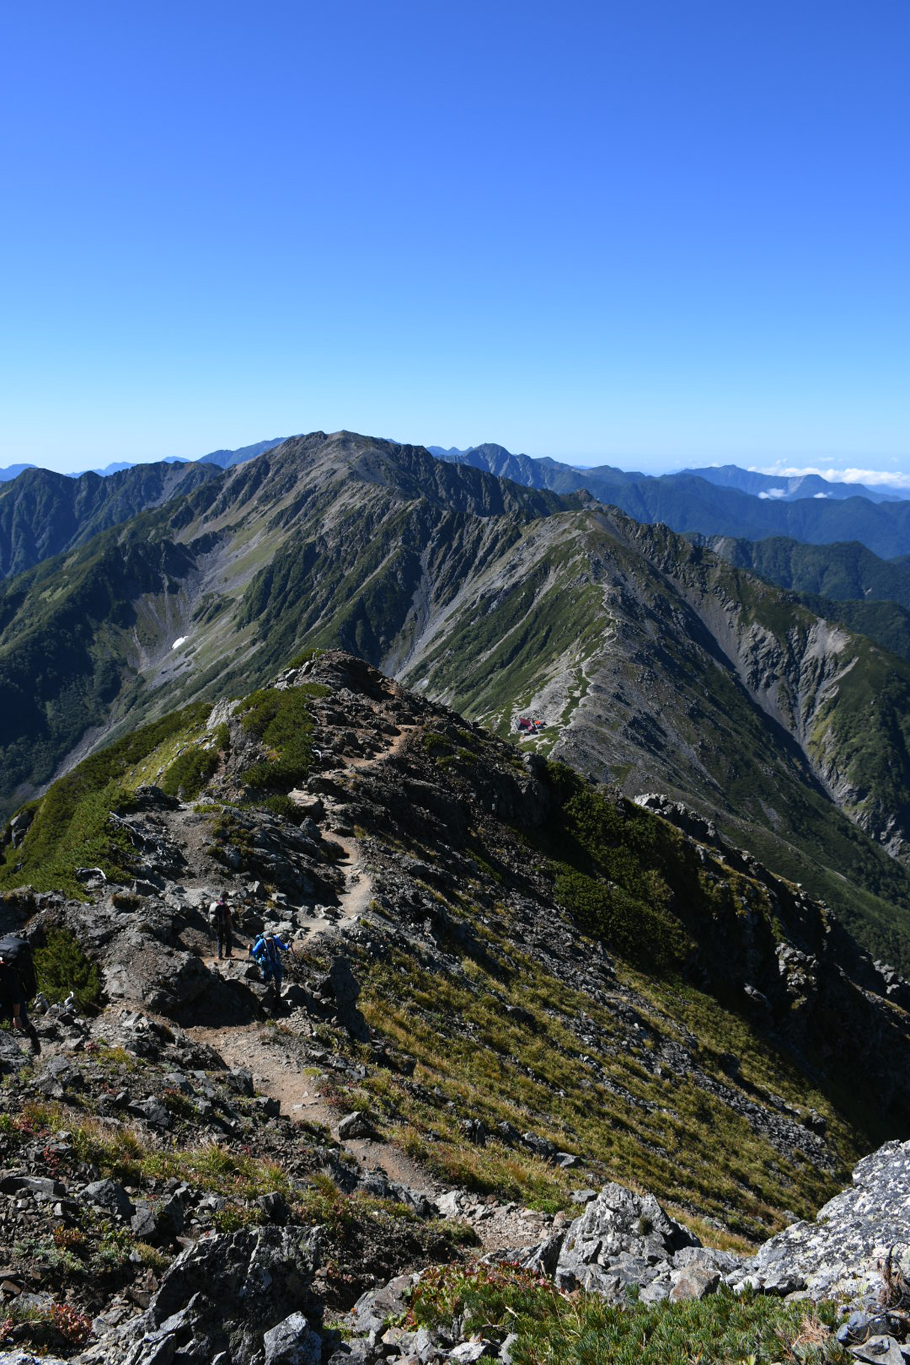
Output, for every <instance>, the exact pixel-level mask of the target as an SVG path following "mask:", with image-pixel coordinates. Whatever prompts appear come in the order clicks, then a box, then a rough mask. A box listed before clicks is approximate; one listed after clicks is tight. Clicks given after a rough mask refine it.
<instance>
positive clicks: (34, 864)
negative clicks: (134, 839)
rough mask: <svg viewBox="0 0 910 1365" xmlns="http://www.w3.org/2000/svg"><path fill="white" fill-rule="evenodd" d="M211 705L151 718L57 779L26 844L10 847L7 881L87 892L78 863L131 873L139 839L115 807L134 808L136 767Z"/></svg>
mask: <svg viewBox="0 0 910 1365" xmlns="http://www.w3.org/2000/svg"><path fill="white" fill-rule="evenodd" d="M209 710H210V707H209V705H208V703H206V702H197V703H195V704H194V705H192V706H188V707H186V708H184V710H182V711H176V712H174V713H173V714H172V715H170V716H166V717H165V718H164V719H163V720H159V721H155V722H154V723H153V724H151V725H145V726H143V727H142V728H141V729H139V730H136V731H134V732H133V733H132V734H131V735H128V736H127V737H126V738H125V739H121V740H119V741H118V742H117V743H116V744H112V745H111V746H110V747H109V748H107V749H102V750H100V751H99V752H98V753H96V754H92V755H91V756H90V757H89V758H86V759H83V761H82V762H81V763H80V764H78V765H77V767H75V768H74V769H73V770H72V772H70V773H67V774H66V776H65V777H62V778H60V779H59V780H58V781H57V782H55V783H54V784H53V786H51V787H50V788H49V789H48V791H47V793H46V794H45V796H43V797H42V798H41V800H39V801H35V802H32V803H31V809H33V810H34V812H35V814H34V819H33V821H32V824H31V826H30V828H29V830H28V833H27V834H26V836H25V839H24V841H23V843H22V844H21V846H20V847H19V848H13V847H12V846H9V847H8V848H7V849H5V850H4V856H3V860H2V862H0V888H2V887H12V886H19V885H22V884H23V883H25V882H28V883H30V884H31V885H32V886H34V887H35V889H36V890H38V891H49V890H53V889H55V888H56V889H60V890H63V891H67V892H69V893H70V894H71V895H76V896H79V895H81V894H82V890H81V886H80V883H79V882H78V881H77V880H76V878H75V876H74V875H73V874H74V869H75V868H77V867H100V868H102V870H103V871H105V872H106V873H107V875H108V876H110V877H117V878H118V879H120V880H127V879H128V877H129V871H128V867H129V864H130V863H131V861H132V847H131V845H130V843H129V840H128V839H127V837H126V835H125V834H124V833H123V831H122V830H120V829H118V827H117V825H116V823H115V822H112V820H111V814H112V812H113V813H114V814H115V815H116V814H117V813H118V812H122V811H125V810H128V809H129V805H130V801H131V799H132V794H131V791H130V789H129V786H128V785H127V779H128V776H129V774H130V770H131V769H133V768H134V767H136V766H137V765H139V764H141V763H142V761H143V760H145V759H147V758H148V756H149V755H150V754H151V753H153V751H154V750H155V749H157V748H159V746H163V745H166V744H168V743H172V742H173V741H174V739H175V738H176V737H177V736H179V735H181V734H187V733H189V732H191V731H192V730H193V729H194V727H198V726H200V725H201V724H202V723H203V722H204V720H205V718H206V717H207V715H208V713H209Z"/></svg>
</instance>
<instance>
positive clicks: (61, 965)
mask: <svg viewBox="0 0 910 1365" xmlns="http://www.w3.org/2000/svg"><path fill="white" fill-rule="evenodd" d="M35 975H36V976H37V978H38V989H39V990H40V991H43V992H44V994H45V995H46V996H47V998H48V1000H51V1001H55V1000H65V999H66V997H67V996H68V995H69V994H70V992H71V991H72V993H73V995H74V996H75V997H76V1000H77V1002H78V1004H79V1005H80V1006H81V1008H82V1009H85V1008H86V1007H87V1006H90V1005H94V1004H96V1003H97V1002H98V1000H99V999H100V997H101V973H100V972H99V971H98V968H97V967H96V965H95V964H94V962H92V961H91V960H90V959H89V958H88V957H87V956H86V954H85V951H84V949H83V948H82V945H81V944H80V943H79V940H78V939H77V938H76V937H75V935H73V934H71V933H70V932H69V930H68V929H48V930H47V931H46V933H45V936H44V944H43V946H42V947H40V948H36V949H35Z"/></svg>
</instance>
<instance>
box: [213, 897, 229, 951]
mask: <svg viewBox="0 0 910 1365" xmlns="http://www.w3.org/2000/svg"><path fill="white" fill-rule="evenodd" d="M209 923H210V924H211V926H212V932H213V934H214V936H215V939H216V941H217V944H218V956H219V957H233V955H234V941H233V929H234V922H233V919H232V917H231V907H230V906H229V905H228V903H227V901H226V900H225V898H224V892H222V893H221V895H220V896H219V897H218V899H217V900H215V901H212V903H211V905H210V906H209Z"/></svg>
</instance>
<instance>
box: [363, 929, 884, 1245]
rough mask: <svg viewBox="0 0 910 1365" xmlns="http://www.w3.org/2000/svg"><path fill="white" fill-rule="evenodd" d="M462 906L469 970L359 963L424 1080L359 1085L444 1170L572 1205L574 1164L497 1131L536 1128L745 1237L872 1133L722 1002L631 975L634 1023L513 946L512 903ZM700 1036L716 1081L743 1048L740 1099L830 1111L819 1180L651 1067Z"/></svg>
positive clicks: (533, 1201)
mask: <svg viewBox="0 0 910 1365" xmlns="http://www.w3.org/2000/svg"><path fill="white" fill-rule="evenodd" d="M457 909H458V913H459V915H461V916H464V915H466V914H467V915H468V916H469V918H468V923H469V924H470V925H471V927H472V929H473V930H474V932H475V933H476V935H477V941H476V947H475V948H474V949H473V950H472V955H471V956H464V957H462V958H461V964H460V968H461V969H460V971H459V972H457V973H453V974H446V975H443V974H442V973H440V972H439V971H438V970H433V969H431V968H429V967H428V966H427V965H425V964H421V963H419V962H415V960H414V959H413V957H412V956H409V955H407V954H405V953H402V952H392V953H391V954H390V955H389V957H388V959H387V960H386V961H384V962H377V961H375V960H372V961H370V962H369V966H368V967H367V964H366V962H365V963H364V974H365V977H366V973H367V971H368V973H369V976H368V978H367V979H368V982H369V984H368V986H367V988H366V990H365V991H364V996H363V997H362V999H361V1007H362V1009H363V1012H364V1014H365V1015H366V1017H367V1020H368V1022H369V1023H370V1024H371V1026H372V1027H373V1028H374V1029H376V1030H377V1032H379V1033H381V1034H382V1035H383V1036H385V1037H387V1038H388V1039H389V1040H390V1041H391V1042H392V1043H393V1044H394V1045H395V1047H396V1048H400V1049H401V1050H402V1051H404V1052H406V1053H408V1054H410V1055H411V1056H412V1057H414V1059H415V1060H416V1069H415V1071H414V1078H413V1079H414V1081H415V1082H416V1083H417V1085H416V1087H415V1086H412V1085H408V1084H405V1083H403V1082H402V1081H401V1079H400V1078H399V1077H398V1076H396V1075H395V1074H394V1073H391V1072H383V1073H379V1074H377V1075H374V1076H372V1077H370V1078H369V1079H368V1080H367V1081H366V1082H365V1083H364V1088H365V1091H366V1092H367V1093H368V1094H369V1096H370V1099H371V1104H372V1107H373V1108H374V1112H377V1113H379V1114H380V1115H382V1114H384V1115H385V1116H386V1119H385V1122H386V1123H387V1124H388V1125H389V1128H390V1132H392V1133H393V1134H394V1135H395V1136H396V1137H397V1138H398V1140H399V1141H401V1142H402V1143H403V1145H404V1146H405V1148H406V1150H408V1151H409V1152H410V1153H411V1155H412V1156H414V1157H415V1158H417V1159H419V1160H420V1161H422V1162H423V1163H425V1164H426V1165H427V1166H428V1167H429V1169H430V1170H431V1171H432V1172H433V1173H434V1174H436V1175H437V1176H438V1177H439V1178H440V1179H442V1180H444V1181H446V1182H448V1183H451V1184H454V1185H459V1186H463V1187H467V1188H469V1189H473V1190H476V1191H477V1192H478V1193H481V1194H487V1193H495V1194H496V1195H498V1196H499V1197H500V1198H503V1199H511V1200H516V1201H520V1202H523V1203H525V1204H530V1205H532V1206H534V1207H538V1208H542V1209H544V1210H546V1211H549V1212H555V1210H556V1209H558V1208H566V1207H568V1206H570V1205H571V1191H572V1190H573V1189H574V1188H576V1187H577V1184H578V1173H577V1172H572V1171H563V1170H562V1169H561V1168H559V1167H554V1166H552V1165H549V1164H547V1163H546V1162H545V1161H543V1160H542V1159H540V1158H538V1157H536V1156H534V1155H533V1154H532V1153H530V1152H529V1151H527V1150H526V1149H524V1148H522V1147H515V1146H514V1145H511V1144H510V1143H509V1142H507V1141H501V1140H500V1139H499V1135H498V1133H497V1127H496V1126H497V1124H499V1123H502V1122H506V1123H509V1124H511V1125H512V1126H513V1128H517V1129H518V1130H519V1131H524V1130H525V1129H527V1128H529V1127H530V1128H531V1129H532V1131H533V1132H534V1133H535V1134H537V1135H538V1136H539V1137H542V1138H545V1139H547V1140H548V1141H550V1142H552V1143H553V1144H554V1146H555V1147H556V1148H557V1149H558V1150H561V1151H567V1152H571V1153H576V1154H578V1155H579V1156H580V1157H581V1158H582V1160H583V1161H584V1163H585V1167H584V1168H585V1170H586V1171H587V1172H590V1178H591V1179H592V1181H593V1183H595V1184H598V1183H601V1182H603V1181H606V1180H609V1179H613V1180H618V1181H620V1182H621V1183H623V1184H626V1185H630V1186H632V1187H633V1188H644V1189H649V1190H653V1191H654V1192H655V1194H657V1196H658V1198H660V1199H661V1200H662V1201H663V1202H665V1203H666V1204H667V1206H668V1207H670V1208H672V1209H673V1210H675V1211H676V1216H682V1217H683V1218H684V1219H686V1220H687V1221H691V1219H692V1217H693V1216H694V1215H698V1216H700V1217H706V1218H709V1219H710V1220H711V1228H710V1229H709V1230H707V1235H708V1237H709V1240H710V1241H711V1242H712V1243H714V1244H717V1242H718V1239H719V1236H720V1234H719V1231H718V1229H719V1228H721V1227H723V1228H726V1229H728V1230H729V1232H730V1233H732V1234H734V1240H733V1243H732V1244H733V1245H737V1246H740V1247H741V1246H743V1245H744V1243H743V1242H742V1240H740V1239H742V1238H744V1237H745V1238H750V1239H756V1238H761V1237H765V1236H768V1235H769V1233H770V1232H773V1231H776V1230H777V1229H778V1228H779V1227H781V1226H783V1224H784V1222H785V1221H786V1219H785V1217H784V1214H783V1211H784V1210H796V1211H797V1212H799V1213H800V1214H801V1215H803V1216H809V1215H811V1213H812V1212H813V1211H814V1210H815V1209H816V1208H817V1207H818V1206H819V1205H820V1204H821V1203H823V1202H824V1201H825V1200H826V1199H827V1198H830V1196H831V1195H832V1194H833V1193H834V1192H835V1190H836V1189H837V1188H839V1187H840V1185H841V1184H842V1183H843V1180H844V1179H845V1178H846V1174H847V1169H848V1163H849V1162H851V1161H852V1160H854V1159H857V1158H858V1156H859V1154H860V1153H861V1151H862V1150H868V1146H869V1145H871V1143H870V1141H869V1138H868V1136H866V1135H865V1134H858V1133H856V1132H855V1131H851V1129H850V1128H848V1126H847V1124H846V1123H845V1122H844V1120H843V1118H842V1117H840V1116H839V1114H838V1112H837V1110H836V1109H835V1108H834V1106H833V1104H832V1102H831V1100H830V1099H829V1098H828V1097H827V1096H825V1095H824V1094H822V1093H821V1092H820V1091H818V1090H815V1089H807V1083H806V1078H805V1075H804V1073H803V1072H802V1071H800V1070H799V1069H797V1068H796V1067H795V1066H794V1064H793V1063H792V1062H791V1061H789V1060H787V1059H786V1058H785V1057H783V1056H782V1055H780V1054H779V1053H777V1052H776V1051H775V1050H774V1048H773V1046H772V1045H770V1044H769V1043H767V1042H764V1041H763V1040H762V1039H761V1038H760V1037H758V1036H756V1034H755V1033H754V1032H753V1031H752V1030H751V1029H750V1027H749V1025H748V1024H747V1023H746V1021H745V1020H743V1019H741V1018H740V1017H739V1016H737V1015H736V1014H735V1013H731V1012H729V1011H727V1010H725V1009H724V1008H723V1007H722V1006H720V1005H719V1004H718V1002H717V1001H716V1000H715V999H714V998H713V997H712V996H710V995H707V994H705V993H703V992H700V991H697V990H695V989H694V988H692V987H685V986H683V985H682V984H681V983H680V982H679V981H674V980H672V979H671V980H668V981H666V982H662V981H661V980H659V979H655V978H653V977H650V976H644V975H638V974H635V973H633V972H631V971H622V972H621V983H622V984H621V986H620V987H619V988H618V989H620V990H621V989H622V987H623V986H625V985H628V986H629V987H631V988H632V989H633V990H634V992H635V993H636V995H637V996H638V998H639V999H640V1000H643V1001H645V1002H648V1004H647V1009H646V1010H645V1012H643V1013H641V1014H637V1015H636V1017H637V1018H638V1019H639V1021H640V1022H639V1025H638V1027H637V1029H636V1030H635V1031H634V1032H631V1033H630V1032H629V1030H628V1028H627V1025H626V1024H625V1023H624V1022H623V1016H622V1013H621V1012H616V1011H615V1010H614V1009H613V1007H612V1005H613V1002H612V1001H605V1002H604V1003H603V1004H602V1005H596V1004H592V1001H591V998H590V997H589V996H586V995H584V994H582V993H580V992H579V993H576V992H574V991H573V990H571V989H570V988H569V987H567V986H566V985H565V983H564V982H562V981H560V980H559V979H558V978H557V977H556V976H554V975H551V974H550V973H549V972H547V971H545V970H544V969H543V968H541V967H540V966H538V965H537V964H536V963H535V962H534V961H533V959H532V958H530V957H527V956H525V955H524V954H522V953H521V952H520V950H518V949H516V947H515V944H514V940H513V933H514V924H513V923H512V919H511V916H510V914H509V912H508V910H507V909H506V908H505V907H502V908H501V909H500V911H499V913H497V914H496V916H495V917H492V918H491V917H485V918H486V919H487V921H488V923H487V924H484V923H483V922H481V921H480V920H479V919H478V917H477V915H476V912H475V913H472V912H471V911H470V909H469V906H468V905H466V904H465V903H461V904H459V906H458V907H457ZM462 952H463V949H462ZM622 998H623V997H622V996H621V995H620V997H619V999H620V1002H621V1000H622ZM582 1038H584V1041H582ZM696 1038H697V1040H698V1043H697V1047H698V1057H699V1063H700V1065H701V1066H702V1067H704V1068H705V1069H706V1070H707V1071H708V1072H709V1073H711V1074H713V1075H714V1076H716V1077H717V1079H718V1080H720V1081H721V1082H722V1083H724V1084H728V1083H729V1081H728V1078H727V1077H726V1075H725V1073H724V1071H723V1058H724V1057H725V1056H726V1055H729V1054H734V1055H735V1056H736V1057H738V1058H741V1059H742V1066H741V1076H740V1079H739V1084H741V1086H742V1087H743V1088H744V1090H745V1092H746V1094H747V1095H755V1094H769V1093H770V1094H775V1095H782V1096H785V1097H786V1098H787V1099H788V1102H790V1103H791V1104H794V1105H798V1106H800V1107H803V1106H805V1107H808V1106H812V1107H815V1108H816V1109H817V1110H818V1111H819V1112H820V1113H823V1114H824V1115H825V1117H826V1118H827V1120H828V1124H829V1133H830V1134H831V1137H832V1141H833V1142H835V1143H836V1145H837V1148H838V1151H839V1152H840V1153H841V1156H842V1159H843V1161H844V1165H843V1167H842V1168H841V1169H840V1170H839V1171H838V1172H837V1173H834V1174H831V1175H827V1174H825V1173H824V1172H822V1171H819V1170H818V1169H816V1168H814V1167H812V1166H811V1165H810V1164H808V1162H803V1161H800V1160H795V1161H789V1160H787V1159H786V1158H784V1157H782V1156H781V1155H780V1153H779V1152H778V1151H777V1150H776V1149H775V1148H774V1147H773V1146H772V1145H771V1144H770V1142H769V1141H768V1140H767V1138H765V1137H764V1136H762V1135H761V1134H760V1133H758V1132H756V1131H755V1130H754V1129H753V1128H752V1127H750V1125H749V1123H748V1122H747V1120H746V1118H745V1117H743V1116H741V1115H737V1114H736V1113H735V1112H733V1111H732V1110H731V1109H730V1107H729V1106H728V1105H726V1104H724V1103H723V1102H722V1101H721V1100H720V1099H718V1098H717V1097H716V1096H715V1095H714V1094H712V1093H711V1092H710V1091H709V1090H706V1089H705V1088H704V1087H702V1086H701V1085H700V1084H699V1082H698V1079H697V1076H696V1075H694V1074H689V1073H685V1072H684V1073H681V1074H680V1073H676V1072H673V1073H669V1072H667V1071H665V1070H664V1069H663V1068H661V1067H656V1066H655V1065H654V1061H653V1058H652V1055H651V1054H652V1049H653V1048H654V1046H655V1043H656V1041H657V1040H658V1039H663V1040H666V1041H668V1042H672V1043H673V1044H674V1045H676V1046H682V1047H683V1048H690V1047H692V1046H693V1039H696ZM350 1099H351V1096H350V1095H349V1094H347V1095H346V1096H345V1103H346V1104H347V1105H348V1106H349V1107H350ZM450 1106H451V1107H450ZM465 1116H470V1117H471V1118H472V1119H473V1118H477V1119H480V1120H481V1121H482V1122H483V1124H484V1125H485V1127H486V1129H487V1132H488V1134H489V1137H488V1139H487V1141H486V1144H485V1145H484V1146H478V1145H475V1144H473V1143H472V1142H470V1141H469V1140H467V1139H466V1137H465V1134H464V1132H463V1131H462V1130H461V1128H460V1126H459V1120H460V1118H462V1117H465ZM695 1133H697V1134H698V1141H697V1142H694V1141H693V1134H695ZM698 1230H699V1232H700V1235H702V1234H704V1233H705V1232H706V1230H705V1229H704V1227H700V1228H699V1229H698Z"/></svg>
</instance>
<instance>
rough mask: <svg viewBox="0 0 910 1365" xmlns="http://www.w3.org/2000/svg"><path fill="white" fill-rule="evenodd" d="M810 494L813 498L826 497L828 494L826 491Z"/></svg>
mask: <svg viewBox="0 0 910 1365" xmlns="http://www.w3.org/2000/svg"><path fill="white" fill-rule="evenodd" d="M812 496H813V498H826V497H827V496H828V494H827V493H813V494H812Z"/></svg>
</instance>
